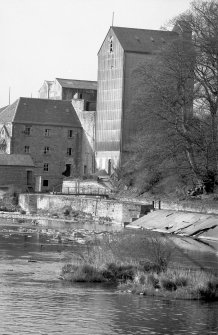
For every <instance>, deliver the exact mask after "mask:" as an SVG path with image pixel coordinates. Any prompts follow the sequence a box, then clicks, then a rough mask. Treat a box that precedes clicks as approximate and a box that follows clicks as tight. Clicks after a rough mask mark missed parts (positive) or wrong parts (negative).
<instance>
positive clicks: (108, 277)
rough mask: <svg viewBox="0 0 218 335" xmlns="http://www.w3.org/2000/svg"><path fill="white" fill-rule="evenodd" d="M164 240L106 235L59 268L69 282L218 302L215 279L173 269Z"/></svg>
mask: <svg viewBox="0 0 218 335" xmlns="http://www.w3.org/2000/svg"><path fill="white" fill-rule="evenodd" d="M172 250H173V249H172V247H171V245H170V244H169V242H168V241H167V240H166V238H165V237H163V238H161V236H160V235H153V234H150V235H147V237H146V238H145V235H143V234H142V233H141V232H139V233H138V235H137V233H134V234H130V233H128V232H127V233H117V234H111V235H110V234H108V235H106V236H104V237H103V238H102V237H101V238H100V239H96V240H94V241H92V243H90V244H87V245H86V246H84V249H83V252H82V253H81V254H79V253H77V256H78V257H77V259H74V261H72V263H71V264H67V265H65V266H64V267H63V269H62V277H63V279H65V280H68V281H72V282H102V283H105V282H106V283H114V284H117V285H118V288H119V289H120V290H121V291H125V292H131V293H136V294H142V295H149V296H162V297H165V298H172V299H202V300H214V299H218V277H217V276H216V275H215V274H212V273H209V272H207V271H202V270H187V269H183V268H172V265H173V264H172V263H170V254H171V252H172Z"/></svg>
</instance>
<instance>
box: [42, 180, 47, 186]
mask: <svg viewBox="0 0 218 335" xmlns="http://www.w3.org/2000/svg"><path fill="white" fill-rule="evenodd" d="M42 185H43V186H46V187H48V180H47V179H44V180H43V184H42Z"/></svg>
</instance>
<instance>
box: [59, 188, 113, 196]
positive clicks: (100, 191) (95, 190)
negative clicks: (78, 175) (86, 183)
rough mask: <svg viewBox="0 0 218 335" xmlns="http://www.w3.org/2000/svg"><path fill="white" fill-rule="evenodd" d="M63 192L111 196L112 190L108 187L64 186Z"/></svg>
mask: <svg viewBox="0 0 218 335" xmlns="http://www.w3.org/2000/svg"><path fill="white" fill-rule="evenodd" d="M62 193H63V194H76V195H100V196H109V194H111V193H112V192H111V190H109V189H106V188H97V187H81V186H77V187H63V189H62Z"/></svg>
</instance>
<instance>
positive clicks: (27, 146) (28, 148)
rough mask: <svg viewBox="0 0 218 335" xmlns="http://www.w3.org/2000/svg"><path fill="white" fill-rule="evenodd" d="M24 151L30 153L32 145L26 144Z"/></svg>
mask: <svg viewBox="0 0 218 335" xmlns="http://www.w3.org/2000/svg"><path fill="white" fill-rule="evenodd" d="M24 152H25V154H29V152H30V147H29V145H25V147H24Z"/></svg>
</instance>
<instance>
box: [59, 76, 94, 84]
mask: <svg viewBox="0 0 218 335" xmlns="http://www.w3.org/2000/svg"><path fill="white" fill-rule="evenodd" d="M55 79H60V80H73V81H91V82H94V83H96V82H97V80H86V79H69V78H68V79H67V78H59V77H56V78H55Z"/></svg>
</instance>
